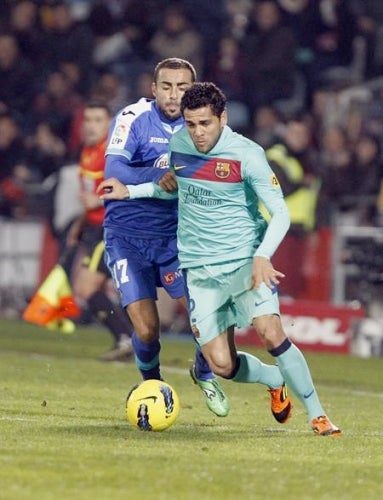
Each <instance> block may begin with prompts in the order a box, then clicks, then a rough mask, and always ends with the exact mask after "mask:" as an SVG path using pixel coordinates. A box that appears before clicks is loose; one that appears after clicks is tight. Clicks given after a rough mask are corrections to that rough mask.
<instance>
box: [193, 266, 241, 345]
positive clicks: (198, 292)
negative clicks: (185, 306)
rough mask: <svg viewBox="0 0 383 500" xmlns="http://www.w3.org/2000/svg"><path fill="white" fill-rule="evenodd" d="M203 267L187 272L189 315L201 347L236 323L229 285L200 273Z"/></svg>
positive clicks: (194, 333)
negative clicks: (221, 284) (221, 283)
mask: <svg viewBox="0 0 383 500" xmlns="http://www.w3.org/2000/svg"><path fill="white" fill-rule="evenodd" d="M203 272H204V271H203V269H202V268H198V269H193V270H190V269H189V270H188V271H187V273H186V280H187V289H188V299H189V317H190V324H191V329H192V332H193V335H194V337H195V339H196V341H197V342H198V344H199V345H200V346H203V345H205V344H207V343H208V342H210V341H212V340H213V339H215V338H216V337H218V336H219V335H220V334H221V333H222V332H225V331H226V330H227V329H228V328H229V327H230V326H232V325H234V324H235V321H236V320H235V316H234V313H233V308H232V303H231V298H230V296H229V294H228V292H227V289H226V287H224V286H219V283H218V282H217V280H216V279H215V278H213V277H208V276H203V275H202V276H201V274H202V273H203Z"/></svg>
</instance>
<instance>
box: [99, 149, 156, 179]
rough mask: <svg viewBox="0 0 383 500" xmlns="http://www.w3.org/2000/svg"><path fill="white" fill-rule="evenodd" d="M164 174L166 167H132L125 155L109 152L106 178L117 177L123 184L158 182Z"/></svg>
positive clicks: (106, 162) (106, 163)
mask: <svg viewBox="0 0 383 500" xmlns="http://www.w3.org/2000/svg"><path fill="white" fill-rule="evenodd" d="M163 175H164V169H159V168H153V167H132V166H131V164H130V161H129V160H128V159H127V158H126V157H125V156H121V155H116V154H108V155H107V157H106V160H105V178H106V179H107V178H109V177H116V178H117V179H118V180H119V181H121V182H122V183H123V184H143V183H145V182H151V181H153V182H157V181H159V180H160V179H161V177H162V176H163Z"/></svg>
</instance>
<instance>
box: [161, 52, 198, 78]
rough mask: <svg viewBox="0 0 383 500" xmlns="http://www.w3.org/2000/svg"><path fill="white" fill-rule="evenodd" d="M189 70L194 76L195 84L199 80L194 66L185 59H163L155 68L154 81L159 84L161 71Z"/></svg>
mask: <svg viewBox="0 0 383 500" xmlns="http://www.w3.org/2000/svg"><path fill="white" fill-rule="evenodd" d="M163 68H165V69H188V70H189V71H190V73H191V76H192V81H193V82H195V81H196V79H197V73H196V70H195V69H194V66H193V65H192V64H191V63H190V62H189V61H186V60H185V59H180V58H178V57H169V58H168V59H163V60H162V61H160V62H159V63H158V64H157V66H156V67H155V68H154V74H153V80H154V81H155V82H157V80H158V73H159V72H160V70H161V69H163Z"/></svg>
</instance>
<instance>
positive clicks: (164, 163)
mask: <svg viewBox="0 0 383 500" xmlns="http://www.w3.org/2000/svg"><path fill="white" fill-rule="evenodd" d="M154 167H156V168H168V167H169V158H168V154H167V153H164V154H162V155H161V156H159V157H158V158H157V159H156V161H155V162H154Z"/></svg>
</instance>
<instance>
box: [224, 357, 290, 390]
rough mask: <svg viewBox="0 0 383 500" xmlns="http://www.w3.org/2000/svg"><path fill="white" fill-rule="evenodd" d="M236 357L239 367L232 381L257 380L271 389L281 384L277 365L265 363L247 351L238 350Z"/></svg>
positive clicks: (252, 381)
mask: <svg viewBox="0 0 383 500" xmlns="http://www.w3.org/2000/svg"><path fill="white" fill-rule="evenodd" d="M238 358H239V367H238V370H237V373H236V374H235V375H234V377H233V379H232V380H233V381H234V382H242V383H255V382H259V383H260V384H264V385H267V386H268V387H271V388H272V389H276V388H277V387H280V386H281V385H282V384H283V378H282V375H281V372H280V370H279V369H278V367H277V366H275V365H266V364H265V363H262V361H260V360H259V359H258V358H256V357H255V356H252V355H251V354H248V353H247V352H241V351H238Z"/></svg>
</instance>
